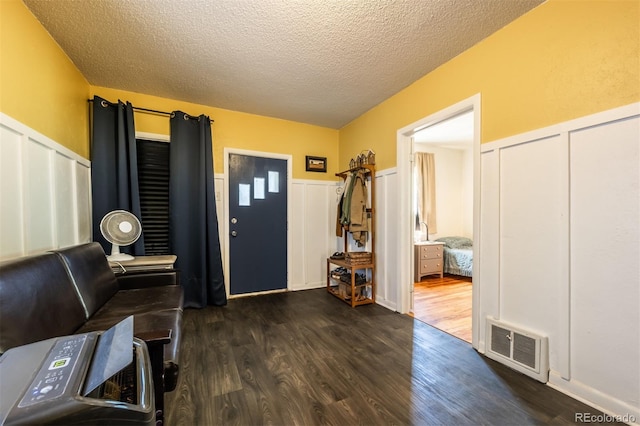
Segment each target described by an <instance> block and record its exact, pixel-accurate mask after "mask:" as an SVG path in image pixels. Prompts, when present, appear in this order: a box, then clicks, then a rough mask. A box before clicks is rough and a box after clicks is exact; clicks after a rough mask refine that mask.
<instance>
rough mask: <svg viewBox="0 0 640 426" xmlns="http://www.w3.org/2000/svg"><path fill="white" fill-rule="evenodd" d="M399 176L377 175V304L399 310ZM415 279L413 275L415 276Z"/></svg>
mask: <svg viewBox="0 0 640 426" xmlns="http://www.w3.org/2000/svg"><path fill="white" fill-rule="evenodd" d="M397 185H398V174H397V171H396V169H395V168H393V169H385V170H381V171H378V172H376V206H375V208H376V210H375V211H376V235H375V237H376V286H377V291H376V303H378V304H380V305H382V306H384V307H385V308H388V309H391V310H394V311H395V310H397V308H398V297H399V293H398V292H399V288H398V283H397V282H396V279H395V277H397V276H398V244H399V243H398V234H397V233H396V232H394V230H395V229H396V226H395V224H397V223H398V222H397V221H398V209H397V206H398V190H397ZM412 276H413V274H412Z"/></svg>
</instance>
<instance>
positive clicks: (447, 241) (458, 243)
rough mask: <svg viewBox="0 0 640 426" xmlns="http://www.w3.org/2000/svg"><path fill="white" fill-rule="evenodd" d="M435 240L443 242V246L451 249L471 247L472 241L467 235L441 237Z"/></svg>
mask: <svg viewBox="0 0 640 426" xmlns="http://www.w3.org/2000/svg"><path fill="white" fill-rule="evenodd" d="M436 241H438V242H441V243H444V245H445V247H448V248H452V249H462V248H471V247H472V246H473V241H471V239H470V238H467V237H442V238H438V239H437V240H436Z"/></svg>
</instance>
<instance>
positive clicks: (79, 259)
mask: <svg viewBox="0 0 640 426" xmlns="http://www.w3.org/2000/svg"><path fill="white" fill-rule="evenodd" d="M183 300H184V296H183V290H182V287H180V286H179V282H178V274H177V272H176V271H175V270H167V271H162V272H157V273H141V274H134V275H124V276H122V277H116V275H115V274H114V273H113V272H112V270H111V267H110V266H109V263H108V261H107V259H106V256H105V254H104V251H103V250H102V246H100V244H98V243H88V244H82V245H78V246H73V247H69V248H65V249H61V250H54V251H51V252H47V253H43V254H38V255H35V256H29V257H24V258H19V259H15V260H11V261H7V262H3V263H2V264H0V353H4V352H6V351H7V350H8V349H11V348H13V347H16V346H21V345H25V344H28V343H33V342H36V341H40V340H44V339H48V338H51V337H58V336H64V335H69V334H77V333H83V332H88V331H97V330H106V329H108V328H109V327H111V326H112V325H114V324H116V323H118V322H119V321H121V320H122V319H124V318H126V317H128V316H129V315H133V316H134V335H135V336H136V337H138V338H140V339H142V340H144V341H145V342H146V343H147V346H149V352H150V357H151V362H152V369H153V376H154V390H155V393H156V409H157V410H158V409H159V410H160V412H159V413H158V414H159V415H160V416H161V415H162V409H163V408H164V404H163V401H164V398H163V396H164V392H169V391H172V390H173V389H174V388H175V386H176V382H177V379H178V371H179V355H180V336H181V334H180V329H181V325H182V305H183Z"/></svg>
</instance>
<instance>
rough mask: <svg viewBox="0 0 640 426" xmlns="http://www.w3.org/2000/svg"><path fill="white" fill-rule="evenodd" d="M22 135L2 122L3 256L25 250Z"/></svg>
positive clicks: (0, 233) (0, 199) (0, 246)
mask: <svg viewBox="0 0 640 426" xmlns="http://www.w3.org/2000/svg"><path fill="white" fill-rule="evenodd" d="M21 159H22V136H21V134H20V133H19V132H17V131H15V130H13V129H11V128H9V127H6V126H5V125H4V124H2V125H0V259H10V258H13V257H19V256H22V255H23V254H24V252H25V238H24V231H25V229H24V211H23V202H22V199H23V197H24V191H23V187H24V184H23V180H22V160H21Z"/></svg>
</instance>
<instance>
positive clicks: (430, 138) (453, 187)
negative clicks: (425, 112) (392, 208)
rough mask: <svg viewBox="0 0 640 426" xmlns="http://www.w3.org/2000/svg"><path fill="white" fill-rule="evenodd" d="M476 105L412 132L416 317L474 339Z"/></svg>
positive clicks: (460, 336)
mask: <svg viewBox="0 0 640 426" xmlns="http://www.w3.org/2000/svg"><path fill="white" fill-rule="evenodd" d="M473 120H474V117H473V110H468V111H465V112H462V113H460V114H458V115H455V116H453V117H450V118H448V119H446V120H443V121H440V122H437V123H435V124H433V125H431V126H428V127H426V128H424V129H421V130H419V131H417V132H416V133H415V134H414V135H413V152H414V167H413V182H414V185H413V194H412V195H413V199H412V206H413V211H414V214H415V218H416V219H415V220H416V229H415V233H414V243H415V247H414V250H415V260H414V269H415V273H414V284H413V285H414V288H413V310H412V315H413V317H414V318H416V319H418V320H420V321H422V322H425V323H427V324H429V325H431V326H433V327H436V328H438V329H440V330H442V331H444V332H446V333H449V334H451V335H453V336H456V337H458V338H460V339H462V340H465V341H467V342H469V343H471V307H472V306H471V305H472V303H471V301H472V279H471V276H472V269H473V268H472V260H473V252H472V249H473V244H472V241H473V136H474V123H473Z"/></svg>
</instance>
